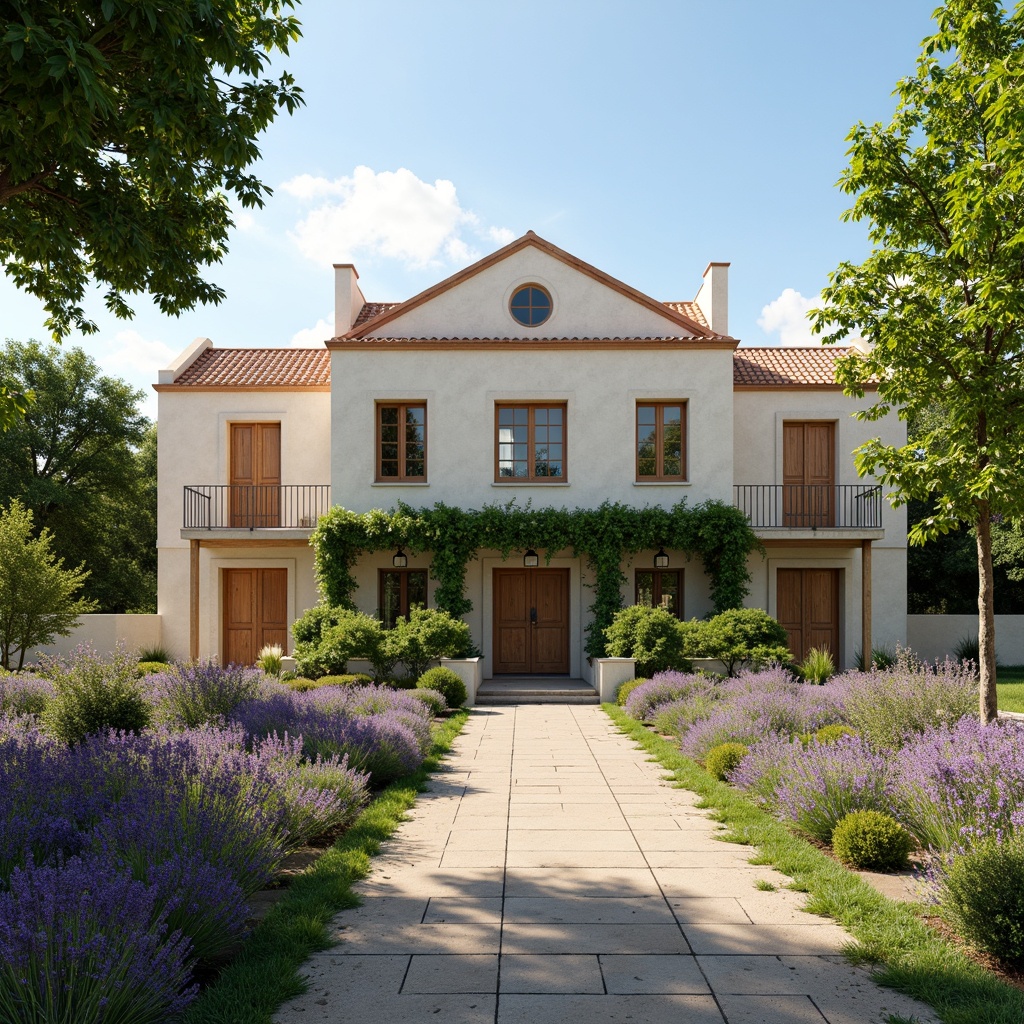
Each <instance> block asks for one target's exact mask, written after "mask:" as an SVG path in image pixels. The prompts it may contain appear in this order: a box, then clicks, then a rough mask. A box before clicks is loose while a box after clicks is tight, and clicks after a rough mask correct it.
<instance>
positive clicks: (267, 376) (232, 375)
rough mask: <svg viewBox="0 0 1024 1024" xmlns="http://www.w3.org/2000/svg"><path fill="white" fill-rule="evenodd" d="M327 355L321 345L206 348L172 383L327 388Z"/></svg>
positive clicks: (329, 365)
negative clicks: (316, 346) (315, 346)
mask: <svg viewBox="0 0 1024 1024" xmlns="http://www.w3.org/2000/svg"><path fill="white" fill-rule="evenodd" d="M330 383H331V355H330V353H329V352H328V351H327V350H326V349H322V348H208V349H207V350H206V351H205V352H203V353H202V355H200V356H199V358H198V359H197V360H196V361H195V362H194V363H193V364H192V365H191V366H189V367H187V368H186V369H185V371H184V372H183V373H181V374H179V375H178V376H177V377H176V378H175V381H174V385H175V386H179V385H180V386H189V387H207V388H237V387H254V386H255V387H266V388H273V387H329V386H330Z"/></svg>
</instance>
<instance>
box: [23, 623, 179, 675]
mask: <svg viewBox="0 0 1024 1024" xmlns="http://www.w3.org/2000/svg"><path fill="white" fill-rule="evenodd" d="M118 641H120V642H122V643H124V644H125V645H126V646H127V647H128V648H129V649H130V650H132V651H138V650H139V649H140V648H143V647H159V646H160V645H161V644H162V643H163V638H162V634H161V629H160V616H159V615H83V616H82V617H81V618H80V619H79V620H78V623H77V625H76V626H75V627H74V629H72V631H71V635H70V636H60V637H57V639H56V641H55V642H54V643H52V644H46V645H45V646H43V647H34V648H32V649H31V650H30V651H29V652H28V653H27V654H26V655H25V664H26V665H29V664H32V663H33V662H35V661H38V659H39V655H40V654H60V655H64V654H69V653H70V652H71V651H72V650H74V648H76V647H77V646H78V645H79V644H91V645H92V646H93V647H94V648H95V649H96V651H97V653H99V654H103V655H106V654H110V653H111V652H112V651H113V650H114V647H115V646H116V645H117V643H118Z"/></svg>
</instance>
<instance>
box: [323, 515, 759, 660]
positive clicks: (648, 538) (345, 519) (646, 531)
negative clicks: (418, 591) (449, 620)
mask: <svg viewBox="0 0 1024 1024" xmlns="http://www.w3.org/2000/svg"><path fill="white" fill-rule="evenodd" d="M311 543H312V544H313V547H314V548H315V552H316V555H315V557H316V574H317V581H318V583H319V585H320V589H321V591H322V593H323V595H324V597H325V599H326V600H327V601H328V602H329V603H330V604H333V605H338V606H340V607H343V608H352V607H354V606H355V605H354V601H353V595H354V593H355V590H356V587H357V583H356V578H355V576H354V574H353V569H354V567H355V564H356V561H357V560H358V559H359V557H360V555H362V554H365V553H369V552H374V551H385V550H393V549H395V548H398V547H403V548H407V549H408V550H409V551H411V552H413V553H417V554H419V553H423V552H429V553H430V554H431V563H430V575H431V577H432V578H433V579H434V580H436V581H437V589H436V591H435V594H434V600H435V603H436V604H437V607H438V608H440V609H443V610H445V611H448V612H450V613H451V614H452V615H455V616H462V615H465V614H466V613H467V612H469V611H470V610H471V609H472V607H473V605H472V602H471V601H470V600H469V599H468V598H467V597H466V568H467V566H468V565H469V562H470V561H471V560H472V559H473V558H474V557H476V554H477V552H478V551H481V550H492V551H499V552H500V553H501V555H502V557H505V558H507V557H508V556H509V554H511V552H513V551H525V550H526V549H527V548H534V549H535V550H537V551H540V552H541V553H542V554H543V555H544V556H545V557H546V558H547V559H551V558H552V557H553V556H555V555H557V554H559V553H560V552H563V551H571V552H572V554H573V556H574V557H579V558H585V559H586V561H587V566H588V568H589V569H590V572H591V573H592V575H593V583H592V584H591V586H592V587H593V590H594V600H593V602H592V604H591V606H590V611H591V615H592V622H591V625H590V626H589V627H588V629H587V644H586V649H587V653H588V654H590V655H592V656H596V657H600V656H602V655H603V654H604V628H605V626H607V625H609V623H610V622H611V621H612V617H613V616H614V614H615V612H617V611H618V610H619V608H621V607H622V586H623V584H624V583H625V582H626V577H625V576H624V575H623V572H622V562H623V560H624V559H626V558H628V557H629V556H631V555H634V554H636V553H637V552H639V551H649V550H652V549H656V548H660V547H667V548H671V549H673V550H675V551H683V552H685V553H686V554H687V556H689V557H696V558H699V559H700V560H701V562H702V563H703V565H704V571H705V573H706V574H707V577H708V579H709V581H710V585H711V599H712V601H713V603H714V606H715V610H716V611H724V610H725V609H727V608H738V607H740V606H741V605H742V603H743V598H744V597H745V596H746V595H747V592H748V584H749V583H750V575H749V573H748V572H747V556H748V555H749V554H750V552H751V551H753V550H755V549H756V548H757V547H758V541H757V538H756V536H755V535H754V532H753V531H752V530H751V528H750V525H749V524H748V523H747V520H746V518H745V517H744V515H743V513H742V512H740V511H739V509H736V508H734V507H733V506H731V505H726V504H724V503H723V502H720V501H705V502H703V503H701V504H700V505H695V506H694V507H693V508H690V507H689V506H688V505H687V504H686V502H685V501H681V502H678V503H677V504H675V505H673V506H672V508H668V509H666V508H659V507H653V508H652V507H649V506H648V507H645V508H634V507H632V506H629V505H622V504H618V503H612V502H605V503H604V504H602V505H600V506H599V507H598V508H586V509H581V508H576V509H572V510H569V509H566V508H533V507H531V506H530V505H529V503H527V504H526V505H523V506H520V505H517V504H516V503H515V502H514V501H511V502H509V503H507V504H504V505H501V504H494V505H485V506H484V507H483V508H481V509H461V508H455V507H453V506H451V505H446V504H444V503H443V502H438V503H437V504H435V505H433V506H431V507H429V508H412V507H411V506H409V505H406V504H404V503H401V502H400V503H399V504H398V507H397V508H396V509H394V510H392V511H389V512H385V511H383V510H381V509H374V510H373V511H371V512H362V513H359V512H350V511H349V510H348V509H344V508H341V507H335V508H333V509H331V511H330V512H329V513H328V514H327V515H326V516H324V517H323V518H322V519H321V520H320V523H319V525H318V526H317V528H316V530H315V531H314V532H313V536H312V538H311Z"/></svg>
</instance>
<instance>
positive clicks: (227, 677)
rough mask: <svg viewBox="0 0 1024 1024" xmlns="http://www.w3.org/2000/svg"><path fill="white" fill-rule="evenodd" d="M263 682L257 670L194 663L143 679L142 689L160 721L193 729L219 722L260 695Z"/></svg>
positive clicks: (211, 662)
mask: <svg viewBox="0 0 1024 1024" xmlns="http://www.w3.org/2000/svg"><path fill="white" fill-rule="evenodd" d="M263 681H264V676H263V673H262V672H260V671H259V670H258V669H254V668H245V667H244V666H242V665H227V666H225V667H223V668H222V667H221V666H220V665H218V664H217V663H216V662H214V661H196V662H190V663H188V664H185V665H172V666H171V667H169V668H168V669H167V670H166V671H164V672H157V673H154V674H153V675H150V676H147V677H146V679H145V686H146V687H147V689H148V691H149V693H150V695H151V699H152V700H153V701H154V703H156V705H157V707H158V717H159V718H160V720H161V721H164V722H166V723H167V724H168V725H171V726H175V727H177V728H183V729H194V728H196V727H198V726H201V725H211V724H212V725H216V724H221V723H223V722H224V721H225V720H226V719H227V718H228V716H229V715H230V714H231V712H232V711H234V710H235V708H236V707H238V705H239V704H241V703H242V701H245V700H250V699H252V698H253V697H255V696H256V695H257V694H258V693H259V692H260V687H261V685H262V684H263Z"/></svg>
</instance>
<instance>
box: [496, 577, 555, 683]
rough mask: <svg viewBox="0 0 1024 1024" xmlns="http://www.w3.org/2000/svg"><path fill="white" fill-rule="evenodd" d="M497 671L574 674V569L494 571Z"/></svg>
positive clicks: (506, 672) (509, 673) (530, 673)
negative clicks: (571, 588)
mask: <svg viewBox="0 0 1024 1024" xmlns="http://www.w3.org/2000/svg"><path fill="white" fill-rule="evenodd" d="M493 594H494V600H493V604H494V674H495V675H552V676H555V675H566V674H568V672H569V570H568V569H540V568H537V569H495V570H494V588H493Z"/></svg>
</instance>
